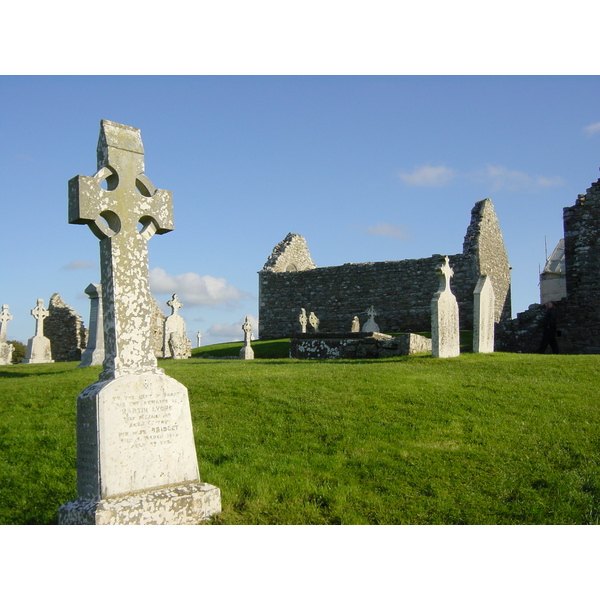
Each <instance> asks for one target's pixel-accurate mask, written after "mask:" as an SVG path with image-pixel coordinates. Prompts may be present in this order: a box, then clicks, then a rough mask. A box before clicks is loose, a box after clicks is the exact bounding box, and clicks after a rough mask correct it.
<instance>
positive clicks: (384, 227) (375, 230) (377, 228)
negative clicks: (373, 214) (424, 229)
mask: <svg viewBox="0 0 600 600" xmlns="http://www.w3.org/2000/svg"><path fill="white" fill-rule="evenodd" d="M365 231H366V232H367V233H370V234H371V235H379V236H382V237H390V238H394V239H396V240H410V239H412V236H411V234H410V233H409V232H408V231H406V229H405V228H404V227H402V226H400V225H392V224H391V223H377V225H371V226H369V227H365Z"/></svg>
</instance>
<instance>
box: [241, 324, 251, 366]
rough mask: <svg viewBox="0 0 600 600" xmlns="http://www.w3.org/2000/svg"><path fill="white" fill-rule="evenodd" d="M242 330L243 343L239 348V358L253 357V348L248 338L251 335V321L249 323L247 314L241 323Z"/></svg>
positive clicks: (248, 358)
mask: <svg viewBox="0 0 600 600" xmlns="http://www.w3.org/2000/svg"><path fill="white" fill-rule="evenodd" d="M242 331H243V332H244V345H243V346H242V349H241V350H240V358H241V359H242V360H252V359H253V358H254V350H252V346H251V345H250V338H251V336H252V323H250V317H249V316H247V317H246V319H245V320H244V324H243V325H242Z"/></svg>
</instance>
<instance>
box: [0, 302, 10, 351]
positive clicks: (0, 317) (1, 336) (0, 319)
mask: <svg viewBox="0 0 600 600" xmlns="http://www.w3.org/2000/svg"><path fill="white" fill-rule="evenodd" d="M11 319H12V315H9V314H8V304H3V305H2V312H0V343H2V342H5V341H6V325H7V323H8V322H9V321H10V320H11Z"/></svg>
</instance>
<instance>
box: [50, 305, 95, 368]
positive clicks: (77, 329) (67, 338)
mask: <svg viewBox="0 0 600 600" xmlns="http://www.w3.org/2000/svg"><path fill="white" fill-rule="evenodd" d="M48 312H49V313H50V314H49V315H48V317H47V318H46V319H45V321H44V336H45V337H47V338H48V339H49V340H50V347H51V348H52V359H53V360H54V361H55V362H65V361H74V360H81V352H82V350H84V349H85V347H86V337H87V332H86V329H85V327H84V326H83V319H82V318H81V317H80V316H79V314H78V313H77V312H76V311H75V309H74V308H72V307H71V306H69V305H68V304H66V303H65V302H64V301H63V299H62V298H61V297H60V295H59V294H52V297H51V298H50V303H49V305H48Z"/></svg>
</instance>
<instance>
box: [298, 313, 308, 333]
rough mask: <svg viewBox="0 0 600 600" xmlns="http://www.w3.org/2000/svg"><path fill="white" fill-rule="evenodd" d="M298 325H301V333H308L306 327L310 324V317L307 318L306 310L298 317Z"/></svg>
mask: <svg viewBox="0 0 600 600" xmlns="http://www.w3.org/2000/svg"><path fill="white" fill-rule="evenodd" d="M298 323H300V333H306V325H307V323H308V317H307V316H306V309H304V308H301V309H300V315H299V316H298Z"/></svg>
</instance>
